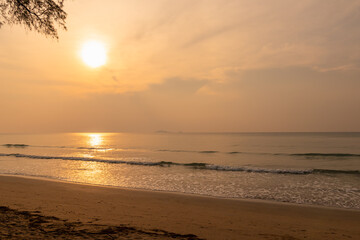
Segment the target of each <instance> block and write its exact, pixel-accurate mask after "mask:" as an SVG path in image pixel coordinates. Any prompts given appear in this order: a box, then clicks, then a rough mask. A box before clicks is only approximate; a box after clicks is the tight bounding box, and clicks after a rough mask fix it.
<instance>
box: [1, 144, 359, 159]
mask: <svg viewBox="0 0 360 240" xmlns="http://www.w3.org/2000/svg"><path fill="white" fill-rule="evenodd" d="M0 146H4V147H7V148H26V147H37V148H39V147H40V148H41V147H43V148H67V149H79V150H98V151H104V150H114V151H116V150H122V151H123V150H132V149H127V148H125V149H124V148H116V147H111V148H108V147H74V146H37V145H28V144H12V143H7V144H3V145H0ZM133 150H141V149H133ZM142 150H150V149H142ZM155 151H158V152H173V153H201V154H216V153H221V154H229V155H240V154H244V155H246V154H251V155H273V156H290V157H304V158H358V157H360V154H359V153H321V152H320V153H317V152H308V153H266V152H241V151H230V152H222V151H218V150H185V149H158V150H155Z"/></svg>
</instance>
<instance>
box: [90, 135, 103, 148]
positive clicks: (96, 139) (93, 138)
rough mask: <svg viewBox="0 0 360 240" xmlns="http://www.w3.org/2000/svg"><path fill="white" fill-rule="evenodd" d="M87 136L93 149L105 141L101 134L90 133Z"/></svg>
mask: <svg viewBox="0 0 360 240" xmlns="http://www.w3.org/2000/svg"><path fill="white" fill-rule="evenodd" d="M87 136H88V137H89V140H88V144H89V145H90V146H91V147H98V146H99V145H101V144H102V143H103V141H104V139H103V135H102V134H101V133H89V134H88V135H87Z"/></svg>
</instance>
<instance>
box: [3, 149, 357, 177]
mask: <svg viewBox="0 0 360 240" xmlns="http://www.w3.org/2000/svg"><path fill="white" fill-rule="evenodd" d="M0 157H17V158H31V159H57V160H71V161H85V162H101V163H108V164H128V165H139V166H160V167H166V166H167V167H171V166H183V167H190V168H194V169H203V170H215V171H228V172H252V173H273V174H298V175H299V174H360V171H359V170H335V169H291V168H290V169H271V168H258V167H237V166H222V165H214V164H209V163H196V162H194V163H176V162H167V161H160V162H145V161H125V160H114V159H98V158H84V157H66V156H39V155H27V154H20V153H0Z"/></svg>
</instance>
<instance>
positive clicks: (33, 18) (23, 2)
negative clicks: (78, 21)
mask: <svg viewBox="0 0 360 240" xmlns="http://www.w3.org/2000/svg"><path fill="white" fill-rule="evenodd" d="M63 8H64V0H0V27H1V25H3V24H21V25H24V26H25V27H26V28H28V29H30V30H35V31H37V32H39V33H42V34H45V35H46V36H50V37H53V38H59V37H58V33H57V28H56V26H55V25H57V26H58V27H59V28H62V29H64V30H66V25H65V24H66V22H65V20H66V15H67V14H66V12H65V11H64V9H63Z"/></svg>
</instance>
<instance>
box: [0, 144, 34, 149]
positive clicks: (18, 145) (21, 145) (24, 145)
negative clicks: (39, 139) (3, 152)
mask: <svg viewBox="0 0 360 240" xmlns="http://www.w3.org/2000/svg"><path fill="white" fill-rule="evenodd" d="M3 146H4V147H8V148H11V147H15V148H25V147H28V146H29V145H27V144H12V143H7V144H3Z"/></svg>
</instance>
